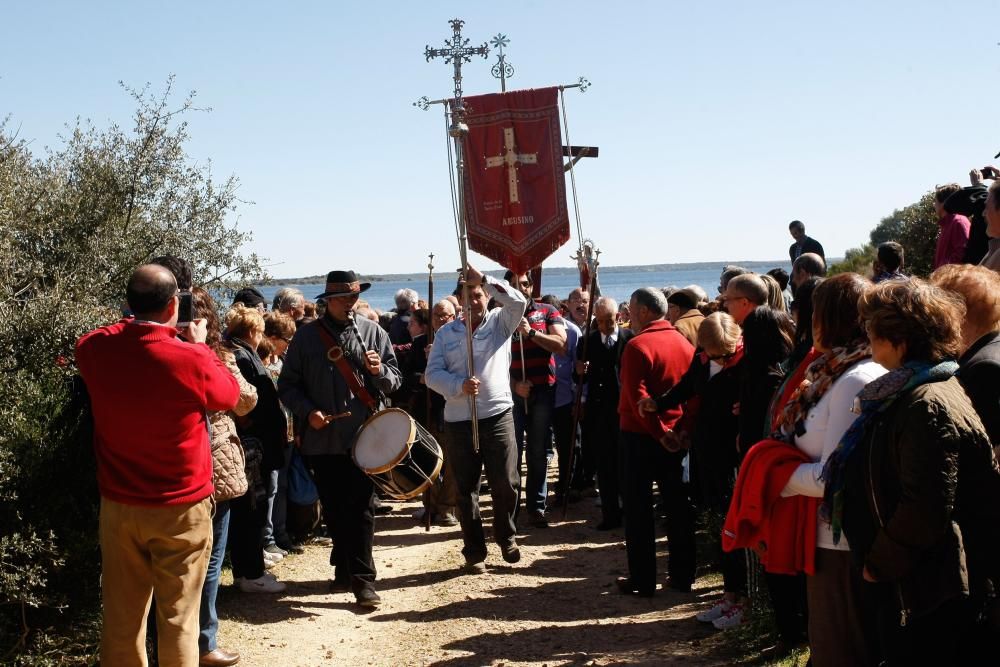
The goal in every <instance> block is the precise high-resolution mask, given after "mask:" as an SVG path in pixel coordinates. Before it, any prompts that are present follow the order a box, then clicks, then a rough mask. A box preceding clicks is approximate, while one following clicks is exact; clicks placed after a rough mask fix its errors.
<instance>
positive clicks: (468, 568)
mask: <svg viewBox="0 0 1000 667" xmlns="http://www.w3.org/2000/svg"><path fill="white" fill-rule="evenodd" d="M462 570H463V571H464V572H465V573H466V574H486V563H484V562H483V561H481V560H466V561H465V564H464V565H462Z"/></svg>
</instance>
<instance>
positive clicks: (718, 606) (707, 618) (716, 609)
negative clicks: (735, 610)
mask: <svg viewBox="0 0 1000 667" xmlns="http://www.w3.org/2000/svg"><path fill="white" fill-rule="evenodd" d="M732 607H733V603H732V602H730V601H729V600H727V599H726V598H722V599H721V600H719V601H718V602H716V603H715V604H714V605H712V607H711V609H706V610H705V611H702V612H699V613H698V615H697V616H695V618H696V619H697V620H699V621H701V622H702V623H711V622H712V621H714V620H715V619H717V618H722V617H723V616H724V615H725V614H726V612H727V611H729V610H730V609H732Z"/></svg>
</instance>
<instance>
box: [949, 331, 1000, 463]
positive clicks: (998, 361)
mask: <svg viewBox="0 0 1000 667" xmlns="http://www.w3.org/2000/svg"><path fill="white" fill-rule="evenodd" d="M958 365H959V371H958V381H959V382H961V383H962V388H963V389H965V393H966V394H968V395H969V398H970V399H972V405H973V407H975V408H976V412H977V413H978V414H979V418H980V419H981V420H983V426H985V427H986V433H987V434H989V436H990V441H991V442H992V443H993V446H994V447H1000V332H996V331H993V332H990V333H988V334H986V335H985V336H983V337H982V338H980V339H979V340H977V341H976V342H975V343H973V344H972V346H971V347H970V348H969V349H968V350H966V352H965V354H963V355H962V358H961V359H959V360H958Z"/></svg>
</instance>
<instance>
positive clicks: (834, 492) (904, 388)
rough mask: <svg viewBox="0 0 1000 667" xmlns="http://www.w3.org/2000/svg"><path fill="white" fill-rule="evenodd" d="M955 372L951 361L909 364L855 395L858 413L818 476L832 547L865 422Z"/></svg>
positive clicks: (841, 518)
mask: <svg viewBox="0 0 1000 667" xmlns="http://www.w3.org/2000/svg"><path fill="white" fill-rule="evenodd" d="M957 370H958V364H956V363H955V362H954V361H942V362H941V363H939V364H932V363H929V362H926V361H910V362H907V363H905V364H903V365H902V366H900V367H899V368H896V369H894V370H892V371H890V372H888V373H886V374H885V375H883V376H882V377H880V378H878V379H876V380H873V381H872V382H870V383H868V385H867V386H866V387H865V388H864V389H862V390H861V392H860V393H858V398H857V399H856V401H857V402H859V403H860V407H859V408H858V407H856V408H855V411H856V412H860V415H859V416H858V418H857V419H855V420H854V423H853V424H851V427H850V428H848V429H847V432H846V433H844V437H843V438H841V440H840V443H839V444H838V445H837V449H835V450H834V451H833V453H832V454H830V458H828V459H827V460H826V464H825V465H824V466H823V473H822V474H821V475H820V479H821V480H823V481H824V482H826V488H825V489H824V491H823V505H822V506H821V507H820V516H821V517H823V518H824V519H825V520H827V521H829V522H830V527H831V528H832V529H833V543H834V544H837V543H839V542H840V534H841V532H842V529H843V525H842V524H843V518H844V472H845V470H846V468H847V460H848V459H849V458H850V456H851V452H853V451H854V449H855V447H857V445H858V443H860V442H861V440H862V439H863V437H864V434H865V427H866V426H867V424H868V422H869V421H871V420H872V419H874V418H875V417H876V416H878V415H880V414H882V413H884V412H885V411H886V410H887V409H888V408H889V406H890V405H892V404H893V403H894V402H895V401H896V399H897V398H899V397H900V396H902V395H904V394H907V393H909V392H910V391H911V390H913V389H914V388H915V387H919V386H920V385H922V384H926V383H928V382H940V381H942V380H947V379H948V378H950V377H951V376H953V375H954V374H955V371H957Z"/></svg>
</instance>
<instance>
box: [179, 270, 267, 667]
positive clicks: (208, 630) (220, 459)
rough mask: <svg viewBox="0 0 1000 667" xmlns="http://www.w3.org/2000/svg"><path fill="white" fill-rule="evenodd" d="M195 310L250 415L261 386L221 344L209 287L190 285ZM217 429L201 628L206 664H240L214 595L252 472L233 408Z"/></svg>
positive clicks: (214, 422)
mask: <svg viewBox="0 0 1000 667" xmlns="http://www.w3.org/2000/svg"><path fill="white" fill-rule="evenodd" d="M191 294H192V303H193V310H194V314H195V317H196V318H199V319H203V320H205V323H206V325H207V329H208V338H207V339H206V341H205V342H206V344H208V346H209V347H211V348H212V349H213V350H214V351H215V354H216V355H218V357H219V359H220V360H222V363H224V364H225V365H226V367H227V368H228V369H229V372H230V373H232V374H233V377H235V378H236V381H237V382H238V383H239V385H240V400H239V402H238V403H237V404H236V407H235V408H233V412H234V413H236V414H237V415H245V414H247V413H248V412H250V410H252V409H253V407H254V406H255V405H256V404H257V390H256V389H254V387H253V385H251V384H250V383H249V382H247V381H246V380H244V379H243V375H242V374H241V373H240V369H239V368H238V367H237V366H236V357H234V356H233V353H232V352H230V351H229V350H228V349H226V348H225V346H223V345H222V331H221V328H220V326H219V317H218V315H217V314H216V305H215V301H213V300H212V297H211V296H210V295H209V294H208V292H206V291H205V290H203V289H201V288H200V287H195V288H193V289H192V290H191ZM208 423H209V428H210V429H211V434H212V483H213V484H214V485H215V494H214V496H213V497H214V499H215V515H214V516H213V517H212V555H211V557H210V558H209V561H208V572H207V573H206V575H205V585H204V586H203V587H202V589H201V633H200V634H199V635H198V647H199V649H200V652H201V658H202V659H201V662H202V664H220V665H223V664H229V665H231V664H235V663H236V662H238V661H239V658H240V656H239V654H238V653H234V652H230V651H225V650H223V649H220V648H219V646H218V644H217V643H216V638H215V636H216V632H217V631H218V629H219V617H218V615H217V614H216V611H215V599H216V596H217V594H218V592H219V578H220V575H221V573H222V560H223V558H224V556H225V554H226V542H227V539H226V538H227V535H228V533H229V501H230V500H231V499H232V498H236V497H238V496H241V495H243V494H244V493H246V490H247V478H246V475H245V474H244V472H243V447H242V445H241V444H240V439H239V437H238V436H237V435H236V425H235V424H233V419H232V417H231V416H230V414H229V412H213V413H211V414H209V415H208Z"/></svg>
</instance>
